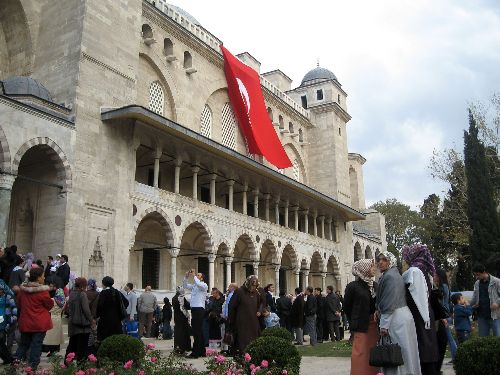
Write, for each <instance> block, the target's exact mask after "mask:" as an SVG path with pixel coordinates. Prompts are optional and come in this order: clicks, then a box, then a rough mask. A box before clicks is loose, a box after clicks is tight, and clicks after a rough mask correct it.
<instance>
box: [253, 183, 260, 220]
mask: <svg viewBox="0 0 500 375" xmlns="http://www.w3.org/2000/svg"><path fill="white" fill-rule="evenodd" d="M253 193H254V196H253V216H254V217H257V218H258V217H259V189H255V190H254V191H253Z"/></svg>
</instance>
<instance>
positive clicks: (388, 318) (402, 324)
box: [376, 251, 420, 375]
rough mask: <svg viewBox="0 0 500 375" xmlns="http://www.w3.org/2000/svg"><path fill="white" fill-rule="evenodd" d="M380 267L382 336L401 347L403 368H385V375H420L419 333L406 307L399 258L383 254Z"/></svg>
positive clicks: (379, 302)
mask: <svg viewBox="0 0 500 375" xmlns="http://www.w3.org/2000/svg"><path fill="white" fill-rule="evenodd" d="M377 266H378V268H379V270H380V272H382V276H381V277H380V279H379V280H378V289H377V301H376V307H377V312H378V315H379V319H380V321H379V329H380V335H381V336H389V337H390V338H391V341H392V342H393V343H397V344H399V346H400V347H401V352H402V354H403V361H404V364H403V365H401V366H399V367H391V368H384V369H383V373H384V374H385V375H420V362H419V357H418V343H417V332H416V331H415V325H414V324H413V316H412V314H411V312H410V309H409V308H408V306H407V304H406V289H405V284H404V281H403V278H402V277H401V275H400V274H399V271H398V269H397V261H396V257H395V256H394V255H393V254H392V253H391V252H389V251H383V252H381V253H380V255H379V256H378V257H377Z"/></svg>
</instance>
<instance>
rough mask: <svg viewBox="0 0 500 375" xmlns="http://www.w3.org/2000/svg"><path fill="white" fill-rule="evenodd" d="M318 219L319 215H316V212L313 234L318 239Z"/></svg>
mask: <svg viewBox="0 0 500 375" xmlns="http://www.w3.org/2000/svg"><path fill="white" fill-rule="evenodd" d="M317 218H318V214H317V213H316V211H315V212H314V215H313V231H314V232H313V234H314V236H316V237H318V223H317V220H316V219H317Z"/></svg>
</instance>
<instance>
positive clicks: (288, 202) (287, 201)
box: [284, 199, 290, 207]
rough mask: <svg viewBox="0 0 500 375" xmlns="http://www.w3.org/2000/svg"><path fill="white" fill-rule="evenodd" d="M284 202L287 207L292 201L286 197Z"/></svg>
mask: <svg viewBox="0 0 500 375" xmlns="http://www.w3.org/2000/svg"><path fill="white" fill-rule="evenodd" d="M284 204H285V207H288V206H289V205H290V201H289V200H288V199H285V201H284Z"/></svg>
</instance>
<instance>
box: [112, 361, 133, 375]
mask: <svg viewBox="0 0 500 375" xmlns="http://www.w3.org/2000/svg"><path fill="white" fill-rule="evenodd" d="M133 364H134V361H132V360H130V361H127V362H125V364H124V365H123V368H132V365H133ZM113 375H114V374H113Z"/></svg>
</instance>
